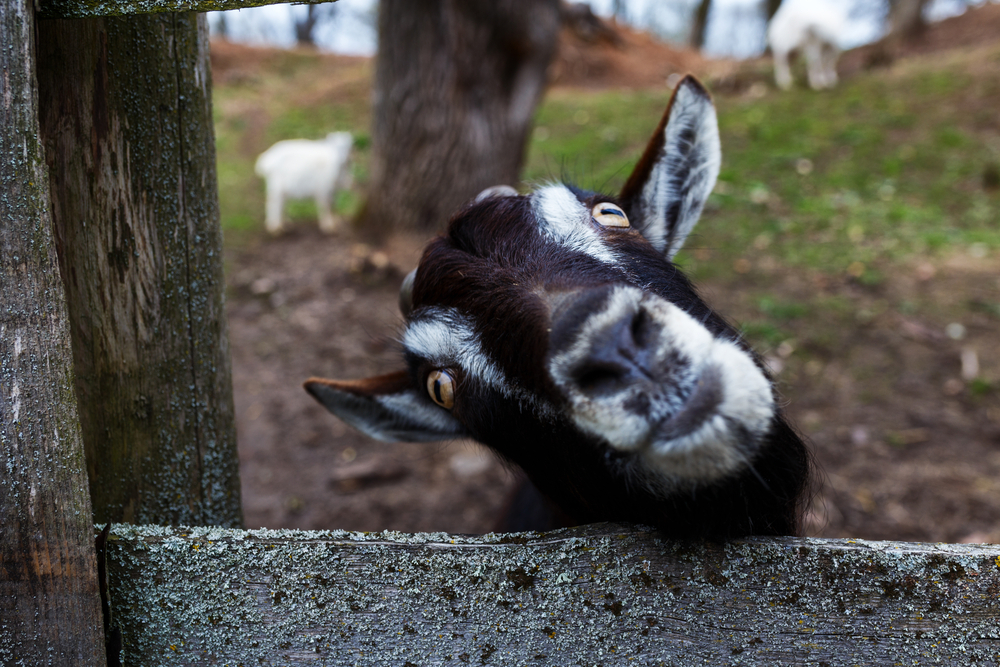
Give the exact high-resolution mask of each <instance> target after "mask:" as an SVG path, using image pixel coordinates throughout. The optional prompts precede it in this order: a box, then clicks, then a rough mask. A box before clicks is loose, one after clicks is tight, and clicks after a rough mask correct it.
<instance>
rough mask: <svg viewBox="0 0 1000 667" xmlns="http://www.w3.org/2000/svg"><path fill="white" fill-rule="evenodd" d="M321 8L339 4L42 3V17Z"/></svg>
mask: <svg viewBox="0 0 1000 667" xmlns="http://www.w3.org/2000/svg"><path fill="white" fill-rule="evenodd" d="M293 2H294V3H295V4H297V5H318V4H324V3H327V2H336V0H39V5H38V17H39V18H43V19H82V18H88V17H97V16H131V15H135V14H159V13H161V12H215V11H223V10H226V9H246V8H248V7H263V6H264V5H283V4H291V3H293Z"/></svg>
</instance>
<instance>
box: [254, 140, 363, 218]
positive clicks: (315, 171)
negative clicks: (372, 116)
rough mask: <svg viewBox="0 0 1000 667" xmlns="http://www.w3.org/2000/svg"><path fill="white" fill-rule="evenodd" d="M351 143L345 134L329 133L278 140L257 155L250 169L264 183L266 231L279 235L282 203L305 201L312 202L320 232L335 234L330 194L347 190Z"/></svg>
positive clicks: (349, 176)
mask: <svg viewBox="0 0 1000 667" xmlns="http://www.w3.org/2000/svg"><path fill="white" fill-rule="evenodd" d="M352 143H353V140H352V138H351V134H350V133H349V132H331V133H330V134H328V135H327V136H326V139H321V140H319V141H312V140H309V139H288V140H285V141H279V142H278V143H276V144H274V145H273V146H271V147H270V148H268V149H267V150H266V151H264V152H263V153H261V154H260V157H258V158H257V164H256V165H255V167H254V170H255V171H256V172H257V175H258V176H260V177H261V178H263V179H265V181H266V182H267V211H266V221H265V224H266V227H267V231H268V232H270V233H271V234H279V233H280V232H281V230H282V228H283V226H284V225H283V221H282V214H283V211H284V207H285V201H286V200H288V199H308V198H311V199H313V200H314V201H315V202H316V211H317V213H318V215H319V228H320V230H321V231H323V232H324V233H326V234H331V233H333V232H334V231H336V229H337V220H336V218H334V216H333V211H332V210H331V206H332V204H333V195H334V194H335V193H336V192H337V191H338V190H340V189H344V188H348V187H350V183H351V173H350V168H349V165H348V159H349V157H350V154H351V145H352Z"/></svg>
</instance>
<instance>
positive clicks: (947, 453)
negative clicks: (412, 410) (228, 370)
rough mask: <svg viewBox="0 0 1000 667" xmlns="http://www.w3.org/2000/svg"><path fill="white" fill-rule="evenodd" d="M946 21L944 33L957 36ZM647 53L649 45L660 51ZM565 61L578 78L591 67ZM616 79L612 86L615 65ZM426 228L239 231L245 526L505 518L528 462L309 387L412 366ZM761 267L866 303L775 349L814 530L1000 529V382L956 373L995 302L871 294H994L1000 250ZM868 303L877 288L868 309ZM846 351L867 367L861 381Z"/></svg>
mask: <svg viewBox="0 0 1000 667" xmlns="http://www.w3.org/2000/svg"><path fill="white" fill-rule="evenodd" d="M977 14H978V16H977V19H976V20H974V21H970V20H968V19H966V21H965V24H966V26H967V27H966V28H965V29H964V30H965V31H964V32H963V29H962V28H961V27H960V26H959V25H958V19H953V20H951V21H950V22H945V23H943V24H939V25H938V26H935V27H933V28H932V29H931V30H930V31H929V33H928V36H927V38H926V39H927V42H922V43H921V44H923V46H916V47H913V49H914V51H915V52H916V51H919V50H924V49H926V48H930V47H927V46H926V45H927V44H936V45H937V46H936V48H943V45H945V44H955V43H961V42H962V38H963V37H962V36H963V35H966V36H968V37H969V39H972V38H976V37H977V36H978V35H980V33H983V28H982V26H983V25H985V24H988V23H989V24H991V25H992V26H993V29H992V33H990V32H989V31H986V32H984V33H983V34H987V35H988V34H992V35H994V36H995V35H1000V6H996V5H994V6H987V7H985V8H983V9H981V10H977ZM935 31H949V34H948V40H947V41H945V40H944V38H941V37H939V36H938V33H937V32H935ZM609 48H610V47H609ZM649 48H651V49H652V48H656V49H659V48H660V46H659V45H654V46H651V47H649ZM640 51H641V49H640ZM688 57H690V58H692V60H691V63H688V64H687V68H688V69H697V67H695V66H694V65H697V64H698V63H697V61H696V60H694V58H695V57H694V56H691V55H690V54H688ZM852 58H853V59H854V60H852ZM644 60H645V61H646V62H652V61H651V60H649V59H648V54H647V58H644ZM846 60H847V63H848V66H849V67H855V66H857V67H860V66H862V65H858V64H857V63H863V62H866V61H864V54H863V53H862V54H850V53H849V54H847V56H846ZM692 63H693V64H692ZM682 64H683V63H682ZM604 66H605V65H600V67H604ZM621 66H622V65H621V64H620V63H618V64H615V65H614V67H621ZM678 66H680V65H678ZM608 67H610V66H608ZM667 69H671V71H670V72H667V71H666V70H663V69H662V68H661V69H659V70H657V71H655V72H652V73H650V74H649V75H648V76H649V78H650V81H652V80H654V79H655V80H658V81H661V80H662V79H663V78H664V76H665V75H666V76H669V74H671V73H673V72H672V66H671V67H668V68H667ZM215 76H216V77H217V78H218V77H219V76H226V72H225V71H217V72H216V74H215ZM560 76H561V79H560V80H561V82H562V83H564V84H570V85H572V84H574V83H579V81H578V80H576V79H574V77H571V76H570V75H569V74H565V73H564V74H562V75H560ZM584 79H585V80H586V77H584ZM590 80H591V81H592V79H590ZM605 80H606V81H608V82H609V84H608V85H611V83H610V82H611V81H616V80H618V79H615V78H614V77H613V76H611V75H607V77H605ZM629 83H630V84H632V85H647V83H646V82H645V81H630V82H629ZM425 242H426V238H422V237H414V236H407V235H396V236H394V237H393V238H391V239H390V240H388V241H387V242H386V243H385V244H383V245H380V246H379V247H378V248H373V247H370V246H367V245H365V244H364V243H362V242H361V241H360V240H359V239H357V238H355V237H354V236H353V234H352V233H351V232H350V231H344V232H341V233H339V234H337V235H334V236H332V237H327V236H323V235H321V234H320V233H319V232H318V230H317V229H316V227H315V226H314V225H305V224H299V225H296V226H293V227H292V228H291V229H290V230H289V231H288V232H287V233H286V234H285V235H283V236H281V237H279V238H276V239H271V238H265V237H264V234H263V232H261V234H260V235H259V236H253V237H247V238H244V239H242V240H241V242H240V243H238V244H234V245H231V246H230V247H228V249H227V256H226V270H227V281H228V313H229V328H230V338H231V343H232V354H233V378H234V387H235V401H236V414H237V428H238V436H239V450H240V464H241V475H242V489H243V506H244V513H245V520H246V526H247V527H249V528H254V527H261V526H266V527H271V528H282V527H287V528H307V529H321V528H345V529H354V530H369V531H374V530H382V529H395V530H403V531H428V530H434V531H438V530H440V531H449V532H457V533H480V532H485V531H488V530H490V529H491V528H492V526H493V522H494V520H495V517H496V516H497V514H498V511H499V508H500V507H501V505H502V504H503V502H504V498H505V495H506V493H507V492H508V490H509V489H510V488H511V487H512V486H513V484H514V480H515V477H516V472H513V471H510V470H507V469H505V468H504V467H503V466H502V465H501V464H500V463H499V462H498V461H496V460H495V459H494V458H493V457H492V456H491V455H490V454H488V453H486V452H484V451H482V450H481V449H480V448H479V446H477V445H475V444H474V443H467V442H454V443H443V444H405V443H395V444H386V443H379V442H375V441H373V440H370V439H368V438H366V437H364V436H362V435H360V434H359V433H357V432H355V431H354V430H353V429H351V428H350V427H347V426H345V425H343V424H342V423H340V422H339V421H338V420H337V419H335V418H334V417H333V416H331V415H329V414H328V413H327V412H326V411H325V410H324V409H323V408H322V407H320V406H319V405H318V404H317V403H315V402H314V401H313V399H312V398H311V397H309V395H308V394H306V393H305V391H304V390H303V389H302V386H301V385H302V382H303V381H304V380H305V379H306V378H308V377H310V376H313V375H317V376H325V377H331V378H356V377H363V376H367V375H373V374H377V373H383V372H389V371H391V370H394V369H396V368H397V367H398V366H399V364H400V362H399V347H398V344H397V343H396V341H395V339H394V336H395V335H396V333H397V332H398V329H399V325H400V322H401V318H400V316H399V314H398V311H397V307H396V298H397V290H398V286H399V282H400V280H401V278H402V276H403V275H405V273H406V272H408V271H409V270H410V269H411V268H413V266H415V265H416V262H417V259H418V257H419V254H420V250H421V248H422V246H423V244H424V243H425ZM758 268H759V270H757V269H755V270H754V271H752V272H750V273H749V274H748V275H746V276H743V277H741V278H740V280H741V281H743V282H746V281H755V284H756V285H764V286H768V287H769V288H771V289H773V290H774V291H775V292H776V293H777V294H778V295H779V296H780V297H781V298H782V299H785V300H794V299H795V297H796V295H797V294H798V295H802V294H805V293H806V292H808V293H810V294H815V293H816V292H817V291H819V292H823V293H828V294H836V295H847V296H849V297H850V299H851V300H852V303H856V304H860V305H861V306H862V307H861V308H860V310H859V313H861V315H859V317H858V319H857V323H856V326H855V327H854V328H853V330H851V331H849V332H843V334H842V335H840V336H838V337H837V339H836V340H837V341H840V342H831V343H830V344H829V345H828V346H827V347H825V348H823V349H819V350H813V351H812V352H813V355H812V356H813V361H812V362H810V363H809V364H805V365H802V366H797V365H796V363H795V357H794V356H790V357H789V358H788V359H783V358H782V357H781V356H780V353H781V350H780V349H779V350H778V353H779V354H778V355H777V356H775V357H774V358H772V361H773V362H774V363H775V364H778V365H784V366H786V368H785V369H784V370H783V372H782V374H781V379H782V390H783V391H784V393H785V398H786V400H787V402H788V407H787V410H788V412H789V414H790V416H791V417H792V419H793V420H794V421H795V423H797V424H798V426H799V428H800V429H801V430H802V431H803V432H804V433H805V434H806V435H807V436H808V437H809V439H810V440H811V442H812V444H813V448H814V452H815V457H816V460H817V463H818V467H819V470H820V474H819V475H818V479H817V482H818V484H817V492H816V496H815V502H814V507H813V510H812V511H811V513H810V515H809V519H808V526H807V533H808V534H810V535H816V536H831V537H832V536H841V537H847V536H850V537H863V538H869V539H903V540H920V541H992V542H1000V401H998V400H997V392H996V390H995V389H994V390H992V391H991V392H988V393H986V394H985V395H977V394H976V393H975V392H972V391H970V389H969V387H968V386H966V385H965V384H963V383H962V381H961V379H960V375H961V369H962V363H963V362H962V358H963V355H965V356H966V358H967V357H968V354H969V353H968V350H973V351H977V352H978V359H979V360H981V361H982V363H984V364H988V363H996V362H995V361H989V359H991V358H993V357H996V350H997V347H998V343H997V329H998V326H997V320H996V318H995V316H994V315H991V314H989V313H988V312H985V311H984V312H982V313H980V314H978V315H976V316H974V317H973V318H972V319H971V320H968V321H965V322H964V325H965V331H964V336H962V337H961V339H960V340H956V339H954V338H952V337H949V335H948V334H947V333H946V326H947V324H948V322H947V321H945V320H942V321H940V322H931V321H919V320H916V319H913V318H908V317H904V316H901V315H899V314H895V313H893V312H886V311H884V310H883V311H881V312H880V311H879V308H878V307H877V303H880V302H885V301H887V300H899V299H905V298H913V299H930V300H938V299H940V300H941V301H942V303H947V302H949V301H953V300H955V299H958V298H961V299H963V300H971V301H973V302H977V303H978V302H979V301H981V302H982V303H983V304H990V303H993V304H995V303H996V302H998V301H1000V299H998V298H997V294H1000V278H998V272H997V270H996V267H995V266H994V265H991V264H990V263H989V262H988V261H986V260H977V259H976V258H970V257H966V256H955V257H953V258H951V259H949V260H947V261H943V262H941V263H940V264H936V265H933V266H932V265H927V264H916V265H914V266H913V267H910V268H909V270H907V271H905V272H901V273H899V274H898V275H893V276H890V277H888V279H887V280H886V281H885V282H884V283H882V284H881V285H879V286H877V287H865V286H863V285H859V284H857V283H854V282H851V281H849V280H846V279H845V280H844V281H841V282H836V281H830V280H827V279H823V278H821V277H817V278H816V279H815V280H811V281H810V280H804V279H802V278H800V277H791V276H788V275H784V274H783V273H781V272H780V270H777V269H773V267H772V268H771V269H769V268H768V267H766V266H764V267H758ZM733 284H734V283H733ZM733 284H730V283H726V282H720V283H718V284H706V285H703V286H702V287H703V289H704V291H705V293H706V294H707V295H709V300H710V301H711V302H712V303H713V305H715V306H716V307H717V308H719V309H720V310H722V311H723V312H726V313H727V314H728V315H730V316H733V317H734V319H737V320H738V319H740V313H739V309H740V306H739V304H738V303H737V301H736V299H735V297H734V296H733V295H732V292H731V289H730V288H731V287H732V286H733ZM865 304H871V305H872V308H871V311H870V312H869V314H867V315H865V313H866V312H868V311H866V310H865V307H864V306H865ZM862 315H863V316H862ZM952 333H954V332H952ZM816 359H818V360H819V361H816ZM967 363H968V359H967ZM849 367H853V368H858V367H860V368H865V369H869V372H868V374H867V377H866V378H865V379H864V381H863V382H859V380H858V375H857V373H852V372H849V371H848V368H849Z"/></svg>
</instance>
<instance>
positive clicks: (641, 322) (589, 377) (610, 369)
mask: <svg viewBox="0 0 1000 667" xmlns="http://www.w3.org/2000/svg"><path fill="white" fill-rule="evenodd" d="M656 328H657V327H656V325H655V324H654V322H653V320H652V318H650V316H649V314H648V313H647V312H646V311H645V310H643V309H639V310H638V311H636V312H633V313H629V314H627V315H626V316H625V317H620V318H619V319H617V320H615V321H614V322H613V323H612V324H611V325H610V326H608V327H606V328H604V329H603V330H601V331H599V332H595V333H596V335H595V336H594V337H593V338H592V339H591V340H589V341H587V343H588V348H589V349H588V350H587V353H586V354H585V355H584V356H583V357H582V358H581V359H580V360H579V361H578V363H577V364H576V365H575V366H574V368H573V371H572V378H573V380H574V381H575V382H576V385H577V388H578V389H579V390H580V391H581V392H583V393H584V394H587V395H589V396H602V395H607V394H612V393H616V392H618V391H621V390H622V389H624V388H625V387H628V386H632V385H635V384H644V383H647V382H655V379H654V372H655V361H656V340H657V336H656V335H655V334H656V331H655V330H656Z"/></svg>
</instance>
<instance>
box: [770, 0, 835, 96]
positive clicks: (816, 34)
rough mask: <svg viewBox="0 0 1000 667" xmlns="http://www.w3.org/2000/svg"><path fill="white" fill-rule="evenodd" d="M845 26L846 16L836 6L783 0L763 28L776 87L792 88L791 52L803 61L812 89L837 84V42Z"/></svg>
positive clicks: (817, 0) (808, 0)
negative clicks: (765, 31)
mask: <svg viewBox="0 0 1000 667" xmlns="http://www.w3.org/2000/svg"><path fill="white" fill-rule="evenodd" d="M846 23H847V15H846V13H845V12H844V9H843V8H842V7H840V6H837V5H833V4H831V3H828V2H823V1H822V0H799V1H798V2H796V1H795V0H785V2H783V3H782V4H781V7H779V8H778V11H777V12H776V13H775V15H774V18H772V19H771V24H770V25H769V26H768V29H767V42H768V44H769V45H770V47H771V53H772V54H773V55H774V79H775V82H776V83H777V84H778V86H779V87H780V88H782V89H784V90H788V89H789V88H791V87H792V70H791V67H790V64H789V59H790V58H791V55H792V53H793V52H795V51H799V52H801V53H802V55H803V56H804V57H805V59H806V67H807V70H808V73H809V86H810V87H811V88H812V89H813V90H821V89H823V88H833V87H834V86H835V85H837V59H838V58H839V57H840V46H839V45H838V43H839V40H840V36H841V35H842V34H843V31H844V27H845V25H846Z"/></svg>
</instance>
